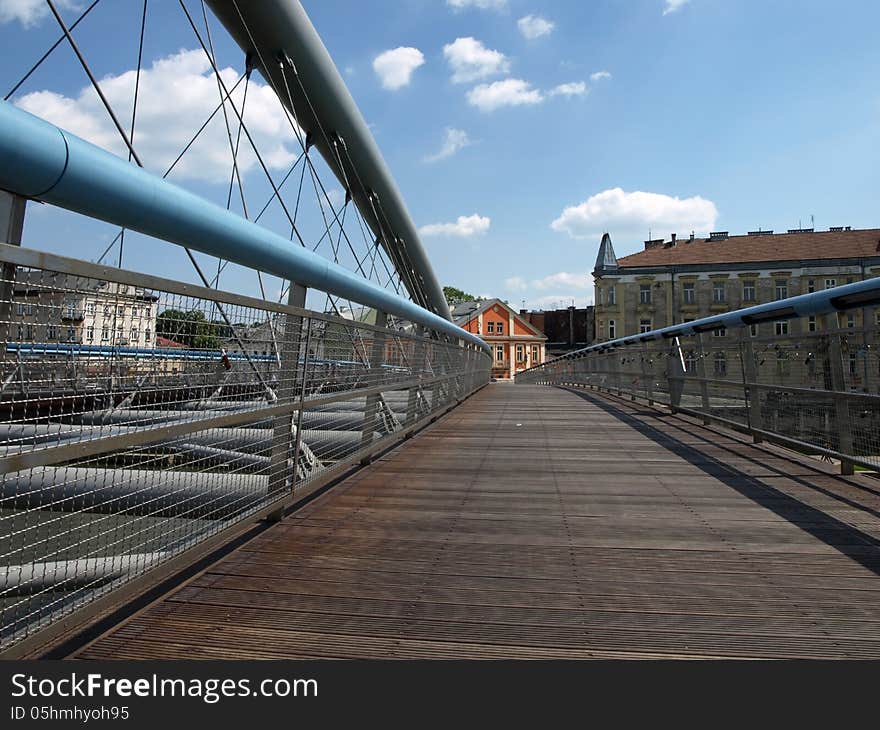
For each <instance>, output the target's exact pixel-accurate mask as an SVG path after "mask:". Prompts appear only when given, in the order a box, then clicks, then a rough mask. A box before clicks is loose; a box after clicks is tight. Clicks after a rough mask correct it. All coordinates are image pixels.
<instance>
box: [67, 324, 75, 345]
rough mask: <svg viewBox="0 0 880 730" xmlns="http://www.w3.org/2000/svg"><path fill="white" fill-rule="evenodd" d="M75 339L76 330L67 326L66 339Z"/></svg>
mask: <svg viewBox="0 0 880 730" xmlns="http://www.w3.org/2000/svg"><path fill="white" fill-rule="evenodd" d="M75 339H76V330H75V329H74V328H73V327H68V328H67V341H68V342H73V341H74V340H75Z"/></svg>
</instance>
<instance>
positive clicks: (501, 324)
mask: <svg viewBox="0 0 880 730" xmlns="http://www.w3.org/2000/svg"><path fill="white" fill-rule="evenodd" d="M496 329H497V330H498V334H499V335H503V334H504V322H498V327H496Z"/></svg>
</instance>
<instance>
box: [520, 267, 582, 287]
mask: <svg viewBox="0 0 880 730" xmlns="http://www.w3.org/2000/svg"><path fill="white" fill-rule="evenodd" d="M591 286H593V283H592V281H591V280H590V277H589V276H588V275H587V273H586V272H584V273H581V274H574V273H571V272H569V271H560V272H559V273H557V274H550V275H548V276H545V277H544V278H543V279H535V280H534V281H533V282H532V288H534V289H542V290H546V289H560V288H562V287H565V288H567V289H589V288H590V287H591Z"/></svg>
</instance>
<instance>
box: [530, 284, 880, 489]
mask: <svg viewBox="0 0 880 730" xmlns="http://www.w3.org/2000/svg"><path fill="white" fill-rule="evenodd" d="M878 301H880V280H878V279H874V280H869V281H865V282H859V283H858V284H853V285H847V286H842V287H836V288H835V289H829V290H826V291H824V292H820V293H818V294H817V295H813V294H807V295H803V296H800V297H792V298H790V299H786V300H781V301H777V302H771V303H769V304H765V305H760V306H759V307H751V308H749V309H743V310H738V311H736V312H731V313H726V314H722V315H717V316H714V317H708V318H705V319H701V320H696V321H694V322H689V323H686V324H683V325H677V326H672V327H668V328H665V329H663V330H655V331H651V332H646V333H643V334H640V335H635V336H629V337H625V338H620V339H617V340H613V341H609V342H605V343H600V344H598V345H593V346H591V347H588V348H585V349H583V350H579V351H577V352H574V353H569V354H567V355H565V356H563V357H560V358H557V359H555V360H552V361H549V362H547V363H545V364H543V365H539V366H537V367H534V368H531V369H529V370H527V371H524V372H521V373H518V374H517V376H516V382H517V383H530V384H544V385H560V386H574V387H586V388H591V389H594V390H599V391H605V392H608V393H611V394H615V395H618V396H625V397H629V398H631V399H633V400H635V399H637V398H639V399H644V400H646V401H647V402H648V403H649V404H655V403H656V404H663V405H666V406H668V407H670V408H671V409H672V410H673V411H678V412H682V413H686V414H690V415H693V416H697V417H699V418H701V419H702V420H703V422H704V423H707V424H708V423H710V422H716V423H721V424H724V425H727V426H731V427H734V428H736V429H739V430H744V431H746V432H748V433H750V434H751V435H752V436H753V437H754V439H755V441H761V440H767V441H774V442H777V443H780V444H783V445H786V446H789V447H791V448H794V449H796V450H798V451H801V452H803V453H807V454H813V455H819V456H822V457H823V458H826V459H837V460H839V461H840V465H841V470H842V472H844V473H852V472H853V469H854V467H856V466H858V467H861V468H864V469H869V470H875V471H876V470H880V319H878V318H880V314H878V309H880V308H875V306H867V305H875V304H877V302H878ZM848 310H849V311H853V310H855V311H856V313H857V314H855V315H854V316H853V319H852V320H849V318H848V317H847V318H846V319H847V320H849V322H850V323H851V324H852V325H853V326H850V327H840V326H839V325H840V322H839V321H838V312H843V311H848ZM809 312H812V314H810V313H809ZM768 313H769V315H768ZM857 317H858V318H859V319H861V323H858V320H857ZM857 323H858V326H856V325H857Z"/></svg>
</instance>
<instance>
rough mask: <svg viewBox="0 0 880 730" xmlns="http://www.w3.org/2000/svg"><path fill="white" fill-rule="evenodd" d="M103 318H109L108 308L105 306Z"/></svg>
mask: <svg viewBox="0 0 880 730" xmlns="http://www.w3.org/2000/svg"><path fill="white" fill-rule="evenodd" d="M104 316H105V317H109V316H110V307H108V306H106V305H105V306H104Z"/></svg>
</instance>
